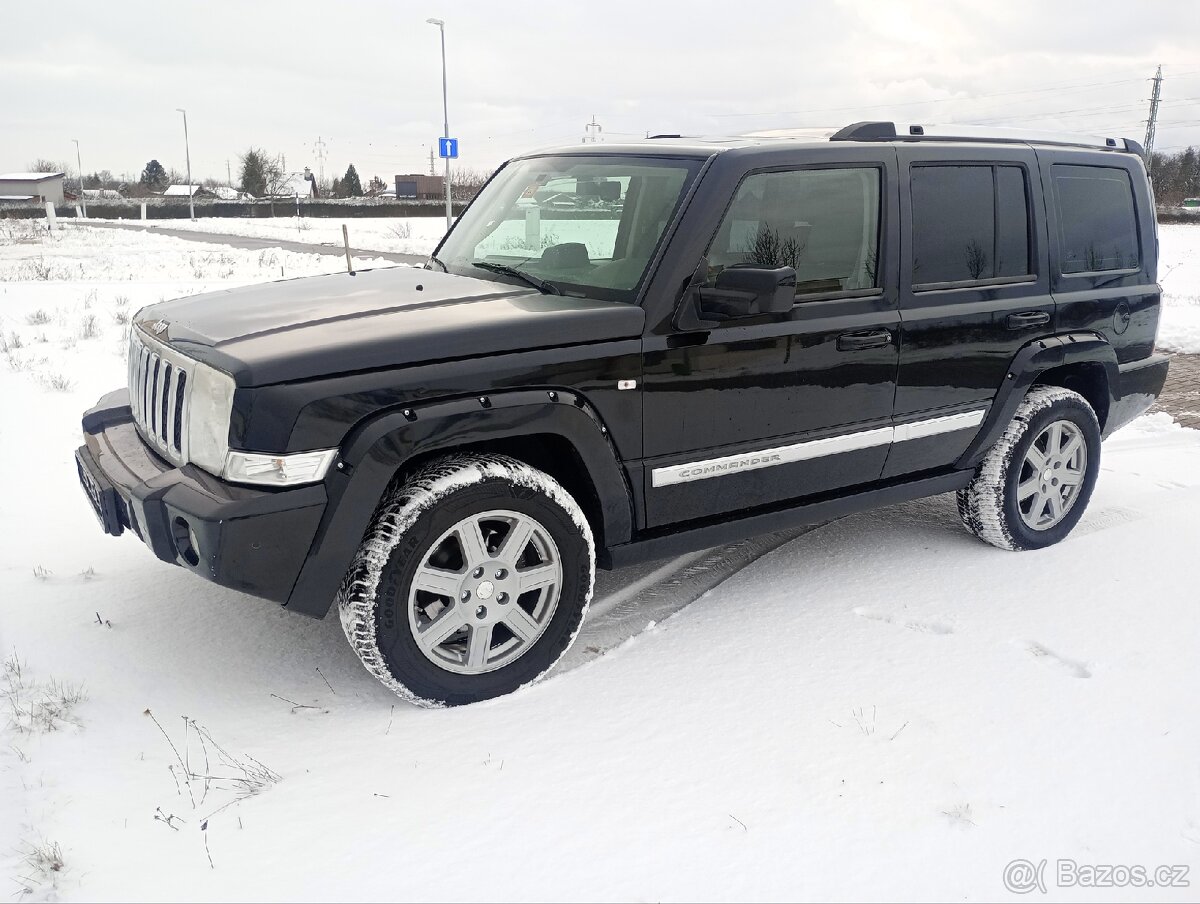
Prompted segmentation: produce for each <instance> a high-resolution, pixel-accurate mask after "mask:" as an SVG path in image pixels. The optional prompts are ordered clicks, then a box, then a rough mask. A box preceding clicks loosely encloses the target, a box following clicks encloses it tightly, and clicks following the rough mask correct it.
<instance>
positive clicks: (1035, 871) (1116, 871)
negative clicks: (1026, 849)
mask: <svg viewBox="0 0 1200 904" xmlns="http://www.w3.org/2000/svg"><path fill="white" fill-rule="evenodd" d="M1048 866H1049V861H1047V860H1044V859H1043V860H1039V861H1037V862H1036V863H1035V862H1034V861H1032V860H1024V859H1020V860H1013V861H1011V862H1010V863H1009V864H1008V865H1007V866H1005V867H1004V887H1005V888H1007V889H1008V890H1009V891H1011V892H1013V893H1014V894H1018V895H1026V894H1029V893H1030V892H1033V891H1038V892H1041V893H1042V894H1046V893H1047V891H1048V889H1049V886H1048V885H1047V876H1046V871H1047V867H1048ZM1189 872H1190V867H1188V866H1187V865H1185V864H1179V863H1176V864H1171V865H1167V864H1163V865H1160V866H1142V865H1141V864H1123V863H1096V864H1091V863H1078V862H1076V861H1074V860H1069V859H1063V860H1057V861H1055V872H1054V875H1053V876H1052V877H1051V878H1052V879H1053V881H1054V884H1055V887H1056V888H1189V887H1191V881H1190V880H1189V878H1188V873H1189Z"/></svg>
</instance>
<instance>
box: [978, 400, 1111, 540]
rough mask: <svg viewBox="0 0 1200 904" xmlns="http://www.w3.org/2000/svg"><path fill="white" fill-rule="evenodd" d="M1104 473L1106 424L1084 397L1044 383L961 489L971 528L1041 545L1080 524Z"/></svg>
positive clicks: (985, 534) (991, 536)
mask: <svg viewBox="0 0 1200 904" xmlns="http://www.w3.org/2000/svg"><path fill="white" fill-rule="evenodd" d="M1099 473H1100V425H1099V423H1098V422H1097V420H1096V413H1095V412H1094V411H1093V410H1092V406H1091V405H1089V404H1088V403H1087V400H1086V399H1084V398H1083V396H1081V395H1079V394H1078V393H1076V392H1072V391H1071V390H1069V389H1063V388H1061V387H1057V386H1039V387H1036V388H1034V389H1032V390H1030V391H1029V394H1028V395H1027V396H1026V397H1025V399H1024V400H1023V401H1022V402H1021V404H1020V406H1018V408H1017V411H1016V414H1014V415H1013V419H1012V421H1011V422H1010V423H1009V425H1008V429H1007V430H1005V431H1004V435H1003V436H1002V437H1001V438H1000V440H999V441H998V442H997V443H996V445H994V446H993V447H992V448H991V449H990V450H988V453H987V455H986V456H985V457H984V459H983V462H982V463H981V464H980V465H979V468H978V470H977V471H976V472H975V477H974V479H973V480H972V481H971V483H969V484H968V485H967V486H966V487H965V488H964V489H961V490H959V491H958V514H959V517H960V518H961V519H962V522H963V524H965V525H966V527H967V529H968V530H969V531H971V533H973V534H975V536H977V537H979V539H981V540H983V541H984V542H985V543H990V544H992V545H993V546H998V547H1000V548H1001V549H1041V548H1042V547H1045V546H1051V545H1052V544H1054V543H1057V542H1059V541H1060V540H1062V539H1063V538H1064V537H1066V536H1067V534H1069V533H1070V532H1071V529H1072V528H1074V527H1075V525H1076V524H1078V523H1079V519H1080V518H1082V517H1083V513H1084V510H1085V509H1086V508H1087V504H1088V500H1089V499H1090V498H1091V495H1092V489H1093V488H1094V487H1095V485H1096V477H1097V475H1098V474H1099Z"/></svg>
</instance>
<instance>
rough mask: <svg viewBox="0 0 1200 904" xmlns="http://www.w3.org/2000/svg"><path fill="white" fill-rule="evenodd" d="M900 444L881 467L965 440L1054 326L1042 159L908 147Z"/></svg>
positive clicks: (903, 184)
mask: <svg viewBox="0 0 1200 904" xmlns="http://www.w3.org/2000/svg"><path fill="white" fill-rule="evenodd" d="M899 160H900V216H901V222H902V224H903V235H904V250H903V253H902V254H901V266H900V320H901V326H900V369H899V373H898V375H897V380H896V408H895V423H896V443H895V445H894V446H893V449H892V453H891V455H890V456H889V457H888V461H887V465H886V467H885V468H884V473H883V476H884V477H885V478H886V477H896V476H900V475H903V474H911V473H915V472H919V471H925V470H930V469H935V468H941V467H944V466H946V465H948V464H950V463H951V462H953V461H954V460H955V459H957V458H958V457H959V456H960V455H961V454H962V452H963V451H964V450H965V449H966V448H967V446H968V444H969V443H970V442H971V440H972V439H973V438H974V436H975V434H976V433H977V432H978V427H979V425H980V423H982V421H983V418H984V415H985V414H986V412H987V409H988V406H989V405H990V404H991V401H992V399H993V397H994V396H995V395H996V392H997V390H998V389H999V387H1000V386H1001V384H1002V383H1003V382H1004V380H1005V378H1006V375H1007V373H1008V365H1009V362H1010V361H1011V360H1012V358H1013V356H1014V355H1015V354H1016V353H1017V350H1018V349H1020V348H1021V346H1023V345H1024V344H1026V343H1027V342H1030V341H1032V340H1034V339H1036V338H1038V337H1039V336H1043V335H1047V334H1049V333H1051V332H1053V330H1054V326H1055V324H1054V319H1055V306H1054V299H1053V298H1052V296H1051V294H1050V282H1049V278H1048V267H1047V248H1046V236H1045V221H1046V215H1045V206H1044V204H1043V200H1042V192H1041V185H1040V181H1039V172H1038V163H1037V157H1036V155H1035V153H1034V151H1033V150H1032V149H1031V148H1028V147H1023V146H1012V145H1007V146H1006V145H986V144H980V145H967V144H964V145H960V146H957V147H945V146H942V147H922V146H921V144H919V143H915V144H908V145H902V146H901V147H900V149H899Z"/></svg>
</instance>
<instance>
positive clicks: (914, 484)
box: [601, 469, 975, 568]
mask: <svg viewBox="0 0 1200 904" xmlns="http://www.w3.org/2000/svg"><path fill="white" fill-rule="evenodd" d="M974 476H975V471H974V469H971V470H966V471H952V472H950V473H949V474H941V475H938V476H936V477H923V478H921V479H919V480H909V481H905V482H904V483H892V484H882V485H876V486H875V487H873V488H872V489H866V490H862V491H860V492H857V493H851V494H850V495H847V496H838V497H836V498H831V499H824V500H820V501H816V502H807V503H802V504H800V505H795V506H791V507H789V508H784V509H775V510H773V511H769V512H762V513H760V514H756V515H747V516H746V517H743V518H736V519H731V520H727V521H721V522H719V523H715V524H713V523H707V524H701V525H699V526H696V527H691V528H685V529H683V530H677V531H674V532H672V533H668V534H662V535H659V536H647V537H646V538H644V539H641V540H636V541H634V542H633V543H623V544H621V545H620V546H614V547H612V548H611V549H609V550H608V556H607V559H608V561H607V562H602V563H601V564H602V566H604V567H609V568H623V567H625V566H626V565H635V564H637V563H638V562H649V561H653V560H654V559H662V558H666V557H667V556H678V555H682V554H683V553H686V552H693V551H695V550H699V549H709V548H711V547H713V546H721V545H723V544H725V543H733V542H736V541H737V540H744V539H746V538H747V537H753V536H757V535H759V534H770V533H774V532H775V531H780V530H787V529H788V528H793V527H803V526H804V525H806V524H820V523H822V522H825V521H832V520H833V519H835V518H843V517H845V516H846V515H853V514H856V513H858V512H865V511H869V510H870V509H876V508H882V507H883V506H885V505H895V504H896V503H898V502H909V501H911V500H913V499H921V498H924V497H925V496H937V495H938V494H939V493H949V492H951V491H953V490H961V489H962V488H963V487H965V486H966V485H967V484H968V483H970V482H971V478H972V477H974Z"/></svg>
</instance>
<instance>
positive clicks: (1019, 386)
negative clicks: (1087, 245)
mask: <svg viewBox="0 0 1200 904" xmlns="http://www.w3.org/2000/svg"><path fill="white" fill-rule="evenodd" d="M1119 385H1120V370H1119V369H1118V366H1117V353H1116V351H1115V350H1114V349H1113V347H1112V346H1111V345H1110V344H1109V342H1108V340H1107V339H1105V338H1104V337H1103V336H1101V335H1100V334H1098V333H1091V332H1079V333H1063V334H1059V335H1057V336H1048V337H1046V338H1044V339H1036V340H1034V341H1032V342H1029V343H1027V344H1026V345H1024V346H1022V347H1021V349H1020V350H1019V351H1018V352H1017V353H1016V355H1014V356H1013V359H1012V361H1011V362H1010V363H1009V367H1008V372H1007V374H1006V375H1005V379H1004V383H1003V385H1002V386H1000V387H999V390H998V392H997V393H996V396H995V398H994V399H993V401H992V406H991V408H990V409H989V410H988V414H987V417H986V418H984V422H983V425H982V426H981V427H980V429H979V433H978V434H977V435H976V436H975V439H974V440H973V441H972V443H971V445H970V446H968V447H967V450H966V451H965V452H964V453H963V454H962V456H961V457H960V458H959V459H958V461H957V462H956V463H955V467H956V468H974V467H978V465H979V463H980V462H982V461H983V457H984V456H985V455H986V454H987V451H988V449H990V448H991V447H992V446H993V445H995V443H996V442H997V440H999V439H1000V437H1001V436H1002V435H1003V433H1004V430H1005V428H1006V427H1007V426H1008V423H1009V421H1010V420H1012V417H1013V414H1014V413H1015V412H1016V410H1017V407H1018V406H1019V405H1020V404H1021V400H1022V399H1024V398H1025V396H1026V394H1027V393H1028V392H1029V390H1030V389H1032V388H1033V387H1034V386H1061V387H1063V388H1064V389H1071V390H1073V391H1075V392H1078V393H1079V394H1080V395H1081V396H1083V397H1084V398H1085V399H1087V401H1088V404H1090V405H1091V406H1092V409H1093V410H1094V411H1095V412H1096V419H1097V420H1098V421H1099V422H1100V429H1101V432H1102V433H1103V431H1104V426H1105V423H1106V422H1107V419H1108V414H1109V411H1110V409H1111V408H1112V402H1113V398H1114V397H1113V392H1114V389H1115V387H1117V386H1119Z"/></svg>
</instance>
